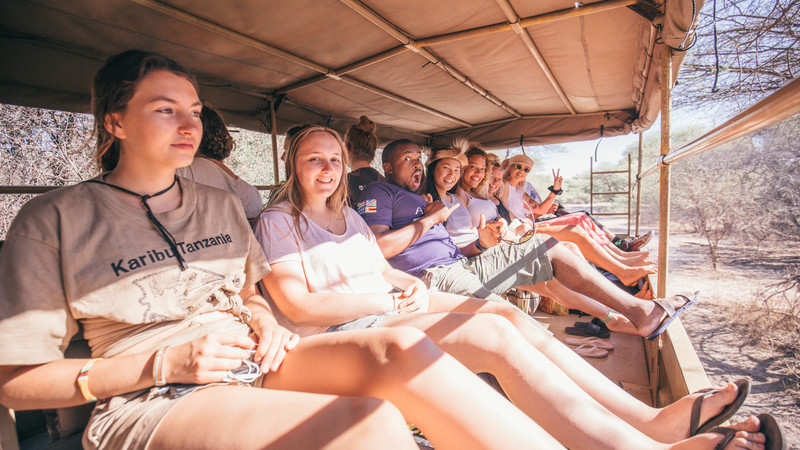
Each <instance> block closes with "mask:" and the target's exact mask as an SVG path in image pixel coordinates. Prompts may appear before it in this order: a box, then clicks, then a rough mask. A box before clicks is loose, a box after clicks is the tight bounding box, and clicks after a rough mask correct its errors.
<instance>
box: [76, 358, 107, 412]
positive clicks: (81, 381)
mask: <svg viewBox="0 0 800 450" xmlns="http://www.w3.org/2000/svg"><path fill="white" fill-rule="evenodd" d="M101 359H103V358H94V359H90V360H89V362H87V363H86V364H84V365H83V367H81V372H80V373H79V374H78V387H80V388H81V394H83V398H84V399H86V401H87V402H96V401H97V397H95V396H94V394H92V392H91V391H89V369H91V368H92V364H94V363H95V362H96V361H100V360H101Z"/></svg>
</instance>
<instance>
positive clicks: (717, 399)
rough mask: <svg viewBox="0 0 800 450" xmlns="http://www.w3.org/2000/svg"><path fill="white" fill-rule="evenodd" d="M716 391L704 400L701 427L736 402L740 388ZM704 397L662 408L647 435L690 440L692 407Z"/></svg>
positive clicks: (665, 439) (692, 396)
mask: <svg viewBox="0 0 800 450" xmlns="http://www.w3.org/2000/svg"><path fill="white" fill-rule="evenodd" d="M609 328H610V327H609ZM715 390H716V391H717V392H715V393H714V394H711V395H707V396H706V397H705V398H704V399H703V403H702V404H701V407H700V419H699V425H703V424H704V423H706V422H708V419H710V418H712V417H714V416H716V415H717V414H719V413H721V412H722V410H723V409H725V407H726V406H728V405H729V404H731V403H733V401H734V400H736V396H737V394H738V391H739V387H738V386H737V385H736V384H734V383H728V385H727V386H725V387H722V388H715ZM702 395H706V394H703V393H697V394H689V395H687V396H685V397H683V398H680V399H678V400H677V401H676V402H674V403H672V404H670V405H668V406H666V407H664V408H662V409H661V410H660V411H659V412H658V414H657V415H656V416H655V418H654V419H653V421H652V422H651V423H652V432H648V433H647V434H648V435H650V437H652V438H653V439H655V440H657V441H661V442H678V441H680V440H681V439H686V438H688V437H689V426H690V423H689V422H690V420H691V416H692V405H694V402H695V400H696V399H697V398H698V397H700V396H702Z"/></svg>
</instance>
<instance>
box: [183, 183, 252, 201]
mask: <svg viewBox="0 0 800 450" xmlns="http://www.w3.org/2000/svg"><path fill="white" fill-rule="evenodd" d="M181 183H182V186H184V187H187V188H190V189H192V190H194V192H195V194H196V195H197V198H198V199H202V200H208V201H217V200H221V199H226V200H227V199H233V200H236V201H237V202H238V201H239V197H238V196H237V195H236V194H235V193H233V192H231V191H229V190H227V189H222V188H219V187H216V186H211V185H208V184H205V183H202V182H199V181H195V180H192V179H190V178H181Z"/></svg>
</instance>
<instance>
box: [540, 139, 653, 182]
mask: <svg viewBox="0 0 800 450" xmlns="http://www.w3.org/2000/svg"><path fill="white" fill-rule="evenodd" d="M597 142H598V139H595V140H593V141H582V142H572V143H569V144H562V145H563V146H564V147H565V148H566V149H567V151H566V152H558V153H556V152H546V153H541V152H539V153H534V154H535V155H537V156H538V157H539V159H540V161H541V163H540V164H538V165H537V166H536V167H534V169H533V171H534V172H535V173H540V174H545V175H547V174H550V173H551V170H552V169H561V176H562V177H564V178H565V179H568V178H571V177H573V176H575V175H577V174H579V173H581V172H588V171H589V159H590V158H594V149H595V147H597ZM638 142H639V135H638V134H629V135H625V136H614V137H610V138H603V140H602V141H601V142H600V146H599V147H598V148H597V164H602V163H614V162H617V161H619V159H620V158H621V157H622V152H623V151H624V150H625V149H626V148H627V147H628V146H629V145H637V144H638Z"/></svg>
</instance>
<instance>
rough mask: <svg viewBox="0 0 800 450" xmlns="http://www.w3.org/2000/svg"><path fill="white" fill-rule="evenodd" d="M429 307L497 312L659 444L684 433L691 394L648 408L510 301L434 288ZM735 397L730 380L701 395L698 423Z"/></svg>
mask: <svg viewBox="0 0 800 450" xmlns="http://www.w3.org/2000/svg"><path fill="white" fill-rule="evenodd" d="M430 311H434V312H444V311H455V312H464V313H473V314H474V313H491V314H498V315H501V316H503V317H505V318H506V319H508V320H509V321H510V322H511V323H512V324H513V325H514V327H516V328H517V330H519V332H520V333H521V334H522V335H523V336H524V338H525V340H526V341H528V343H530V344H531V345H532V346H533V347H535V348H536V349H537V350H538V351H540V352H541V353H542V354H544V355H545V356H546V357H547V359H549V360H550V361H551V362H552V363H553V364H555V365H556V366H558V368H559V369H560V370H561V371H563V372H564V373H565V374H566V376H568V377H569V378H570V379H571V380H572V381H574V382H575V384H577V385H578V386H579V387H580V388H581V389H582V390H583V391H585V392H586V393H587V394H588V395H590V396H591V397H592V398H594V399H595V400H597V401H598V402H599V403H600V404H602V405H603V406H605V407H606V408H607V409H608V410H609V411H611V412H612V413H613V414H614V415H615V416H617V417H619V418H620V419H622V420H624V421H626V422H627V423H629V424H631V425H632V426H634V427H635V428H637V429H638V430H640V431H642V432H643V433H645V434H647V435H648V436H650V437H651V438H653V439H655V440H657V441H659V442H677V441H679V440H681V439H685V438H687V437H688V435H689V419H690V415H691V407H692V403H693V402H694V399H695V397H696V395H689V396H686V397H684V398H682V399H680V400H678V401H677V402H675V403H673V404H671V405H669V406H667V407H665V408H661V409H657V408H651V407H649V406H647V405H645V404H644V403H642V402H640V401H639V400H637V399H635V398H634V397H632V396H631V395H630V394H628V393H627V392H625V391H624V390H622V389H621V388H620V387H619V386H618V385H617V384H616V383H614V382H612V381H611V380H609V379H608V378H607V377H606V376H605V375H603V374H602V373H600V372H598V371H597V370H596V369H595V368H594V367H592V366H591V365H590V364H589V363H587V362H586V361H585V360H584V359H582V358H581V357H579V356H578V355H577V354H576V353H575V352H573V351H571V350H570V349H569V348H567V347H566V346H565V345H564V344H562V343H561V342H559V341H558V340H557V339H555V338H554V337H553V336H551V335H550V334H549V333H548V332H546V331H544V330H542V329H541V328H540V327H538V326H535V325H534V324H533V319H532V318H531V317H530V316H528V315H527V314H525V313H523V312H522V311H520V310H519V308H516V307H514V306H512V305H510V304H503V303H498V302H490V301H486V300H481V299H476V298H467V297H463V296H460V295H454V294H446V293H441V292H438V293H434V294H432V295H431V303H430ZM735 398H736V385H734V384H733V383H730V384H729V385H728V386H727V387H726V388H725V389H723V390H722V391H721V392H720V393H718V394H714V395H712V396H710V397H707V398H706V400H704V401H703V407H702V409H701V414H700V423H703V422H705V421H706V420H708V419H709V418H710V417H712V416H713V415H715V414H718V413H719V412H720V411H722V409H723V408H724V407H725V405H728V404H729V403H731V402H732V401H733V400H734V399H735Z"/></svg>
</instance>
